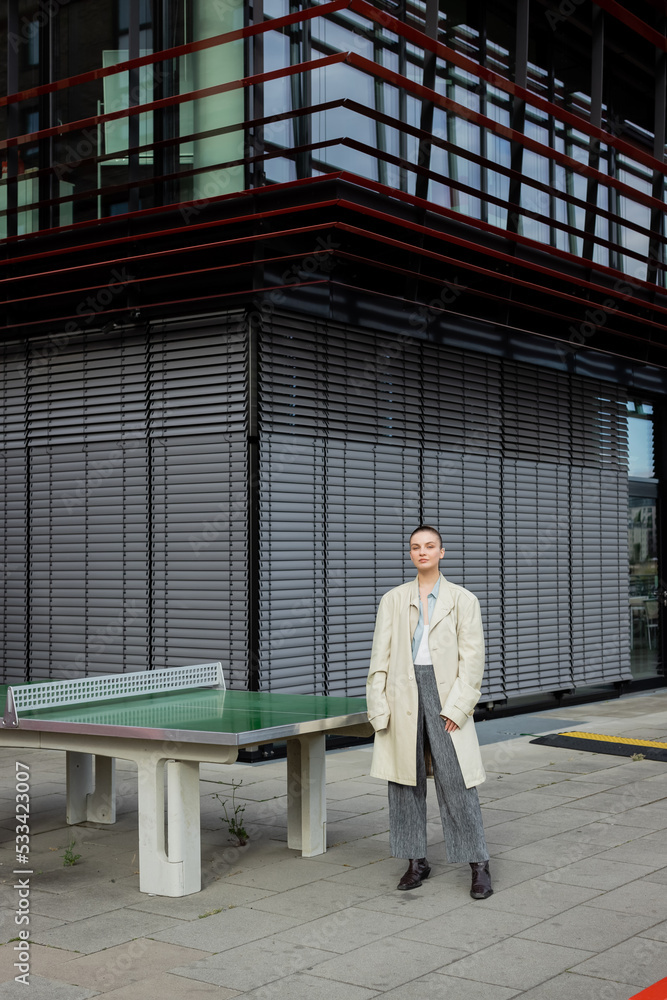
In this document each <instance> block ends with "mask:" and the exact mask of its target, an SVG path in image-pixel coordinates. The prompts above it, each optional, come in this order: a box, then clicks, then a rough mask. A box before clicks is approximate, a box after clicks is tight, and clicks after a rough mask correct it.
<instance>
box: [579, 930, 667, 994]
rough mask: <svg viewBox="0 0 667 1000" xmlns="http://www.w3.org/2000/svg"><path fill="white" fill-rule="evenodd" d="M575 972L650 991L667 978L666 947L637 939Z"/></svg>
mask: <svg viewBox="0 0 667 1000" xmlns="http://www.w3.org/2000/svg"><path fill="white" fill-rule="evenodd" d="M571 968H572V971H573V972H578V973H581V975H584V976H593V977H599V978H600V979H612V980H614V979H618V980H621V981H622V982H624V983H631V984H632V985H633V986H637V987H642V988H646V987H647V986H652V985H653V983H657V982H658V981H659V980H660V979H664V978H665V945H664V943H663V942H662V941H655V940H653V939H651V938H647V937H642V936H639V937H633V938H632V939H631V940H629V941H623V942H621V944H617V945H614V947H613V948H608V949H607V950H606V951H603V952H601V953H600V954H599V955H592V956H590V957H589V958H587V959H586V960H585V961H583V962H581V963H579V964H578V965H574V964H573V965H572V966H571Z"/></svg>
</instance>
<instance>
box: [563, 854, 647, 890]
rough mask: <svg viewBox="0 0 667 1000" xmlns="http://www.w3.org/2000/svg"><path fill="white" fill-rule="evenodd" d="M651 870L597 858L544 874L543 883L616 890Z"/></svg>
mask: <svg viewBox="0 0 667 1000" xmlns="http://www.w3.org/2000/svg"><path fill="white" fill-rule="evenodd" d="M653 870H655V869H652V868H651V867H650V866H649V865H635V864H629V863H628V862H627V861H601V860H600V859H599V858H586V859H585V860H583V861H575V862H574V864H571V865H564V866H563V867H562V868H557V869H556V870H555V871H551V872H546V873H545V875H544V876H543V878H544V880H545V882H565V883H567V884H568V885H586V886H589V887H590V888H591V889H605V890H606V889H616V888H617V887H618V886H619V885H625V883H626V882H634V881H635V879H638V878H641V877H642V876H643V875H648V874H649V873H650V872H651V871H653Z"/></svg>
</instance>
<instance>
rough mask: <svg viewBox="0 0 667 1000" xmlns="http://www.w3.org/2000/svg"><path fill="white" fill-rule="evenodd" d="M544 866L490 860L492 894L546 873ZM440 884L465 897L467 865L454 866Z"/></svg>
mask: <svg viewBox="0 0 667 1000" xmlns="http://www.w3.org/2000/svg"><path fill="white" fill-rule="evenodd" d="M548 870H549V869H548V867H547V865H546V864H542V865H533V864H527V863H526V862H524V861H521V862H519V861H512V860H506V859H505V856H504V855H503V856H502V857H499V858H492V860H491V863H490V866H489V871H490V872H491V879H492V882H493V888H494V892H500V891H502V890H503V889H508V888H509V887H510V886H513V885H518V884H519V883H520V882H527V881H528V880H529V879H535V878H538V877H539V876H541V875H543V874H547V873H548ZM442 882H443V883H444V884H445V885H447V886H451V887H452V889H454V888H456V889H457V891H459V892H463V893H464V894H465V895H466V897H467V896H468V894H469V892H470V883H471V872H470V866H469V865H456V866H455V867H453V868H452V869H451V870H450V871H448V872H445V873H444V874H443V876H442Z"/></svg>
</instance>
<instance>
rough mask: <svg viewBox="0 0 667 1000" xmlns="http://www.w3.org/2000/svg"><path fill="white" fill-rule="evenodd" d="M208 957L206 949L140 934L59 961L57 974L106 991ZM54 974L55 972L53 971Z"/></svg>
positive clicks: (66, 980)
mask: <svg viewBox="0 0 667 1000" xmlns="http://www.w3.org/2000/svg"><path fill="white" fill-rule="evenodd" d="M206 957H208V952H205V951H203V950H202V949H194V948H180V947H177V946H175V945H167V944H163V943H162V942H160V941H152V940H150V939H148V938H136V939H135V940H134V941H130V942H128V943H126V944H122V945H117V946H115V947H111V948H106V949H104V950H102V951H99V952H96V953H95V954H90V955H85V956H83V957H80V958H73V959H70V960H69V961H68V962H63V963H61V964H60V965H58V967H57V969H56V972H55V978H57V979H59V980H62V981H63V982H66V983H72V984H73V985H76V986H87V987H89V988H90V989H94V990H99V991H100V992H102V993H106V992H107V991H110V990H115V989H118V988H120V987H124V986H128V985H130V984H131V983H134V984H135V989H136V990H140V989H141V985H140V984H141V982H142V980H144V979H148V978H151V977H154V976H157V975H160V974H162V973H163V972H168V971H169V970H170V969H171V968H173V967H174V966H177V965H183V964H184V963H185V962H194V961H196V960H198V959H202V958H206ZM51 975H52V977H53V975H54V974H53V973H52V974H51Z"/></svg>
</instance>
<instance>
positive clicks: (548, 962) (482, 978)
mask: <svg viewBox="0 0 667 1000" xmlns="http://www.w3.org/2000/svg"><path fill="white" fill-rule="evenodd" d="M590 957H591V955H590V952H586V951H584V950H583V949H581V948H563V947H562V946H560V945H552V944H544V943H543V942H542V941H539V942H538V941H528V940H526V939H524V938H507V939H506V940H505V941H501V942H500V943H499V944H492V945H491V946H490V947H489V948H484V949H482V951H479V952H477V954H476V955H470V956H468V957H466V958H462V959H460V960H459V961H458V962H452V963H451V964H450V965H448V966H447V968H446V969H443V970H442V971H443V972H445V973H446V974H447V975H448V976H460V977H461V978H462V979H472V980H474V981H477V982H480V983H493V984H495V985H496V986H510V987H513V988H514V989H520V990H527V989H530V988H531V987H532V986H537V985H538V984H539V983H542V982H544V981H545V979H551V978H553V977H554V976H556V975H558V974H559V973H561V972H564V971H565V970H566V969H569V968H571V967H572V966H573V965H578V964H580V963H581V962H582V961H584V960H585V959H588V958H590Z"/></svg>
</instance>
